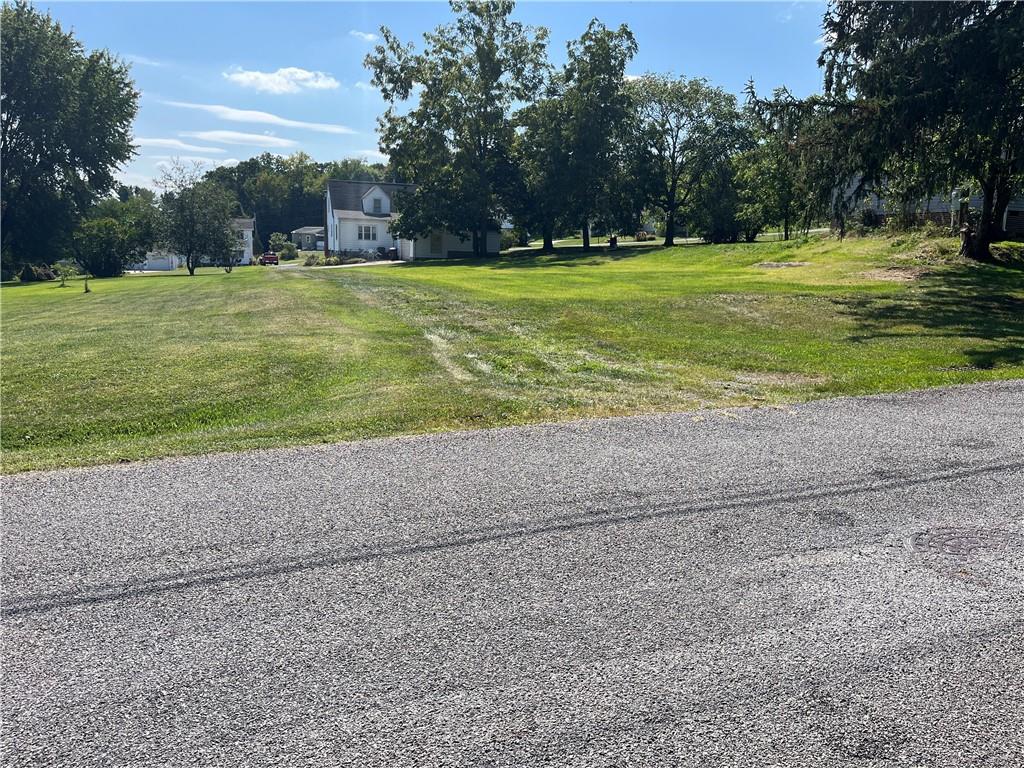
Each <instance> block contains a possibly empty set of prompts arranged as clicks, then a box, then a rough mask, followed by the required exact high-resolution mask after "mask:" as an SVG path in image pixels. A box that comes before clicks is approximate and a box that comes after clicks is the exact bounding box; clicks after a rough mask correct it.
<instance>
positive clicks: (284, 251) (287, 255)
mask: <svg viewBox="0 0 1024 768" xmlns="http://www.w3.org/2000/svg"><path fill="white" fill-rule="evenodd" d="M277 255H278V256H280V257H281V260H282V261H294V260H295V259H297V258H298V257H299V249H298V248H296V247H295V243H285V244H284V245H282V246H281V248H280V249H279V250H278V251H277Z"/></svg>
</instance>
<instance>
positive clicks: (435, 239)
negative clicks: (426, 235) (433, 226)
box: [430, 232, 441, 253]
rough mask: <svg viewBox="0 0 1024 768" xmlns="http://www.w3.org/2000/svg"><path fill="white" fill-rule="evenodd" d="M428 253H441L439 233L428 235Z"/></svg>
mask: <svg viewBox="0 0 1024 768" xmlns="http://www.w3.org/2000/svg"><path fill="white" fill-rule="evenodd" d="M430 252H431V253H440V252H441V233H440V232H431V233H430Z"/></svg>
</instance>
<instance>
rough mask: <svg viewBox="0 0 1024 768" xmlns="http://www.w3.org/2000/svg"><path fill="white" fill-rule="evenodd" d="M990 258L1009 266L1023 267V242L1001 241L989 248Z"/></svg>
mask: <svg viewBox="0 0 1024 768" xmlns="http://www.w3.org/2000/svg"><path fill="white" fill-rule="evenodd" d="M989 251H991V253H992V258H993V259H995V260H996V261H1002V262H1006V263H1009V264H1020V265H1024V242H1013V241H1011V240H1003V241H1002V242H999V243H992V245H990V246H989Z"/></svg>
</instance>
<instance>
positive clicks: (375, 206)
mask: <svg viewBox="0 0 1024 768" xmlns="http://www.w3.org/2000/svg"><path fill="white" fill-rule="evenodd" d="M373 212H374V213H380V198H379V197H375V198H373Z"/></svg>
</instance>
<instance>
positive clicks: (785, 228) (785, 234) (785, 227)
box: [782, 209, 789, 240]
mask: <svg viewBox="0 0 1024 768" xmlns="http://www.w3.org/2000/svg"><path fill="white" fill-rule="evenodd" d="M782 239H783V240H789V210H788V209H787V210H786V213H785V214H784V215H783V217H782Z"/></svg>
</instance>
